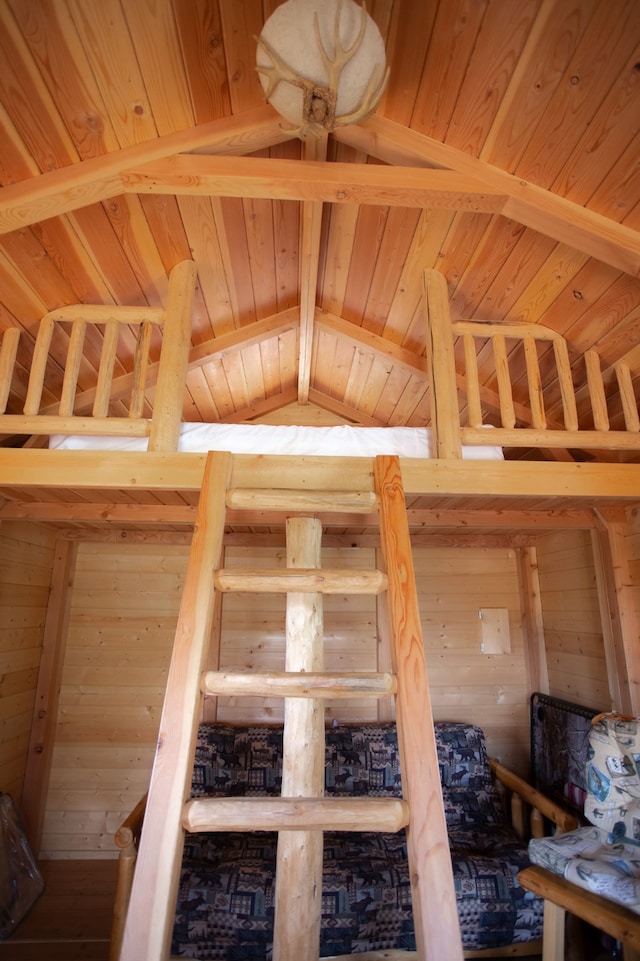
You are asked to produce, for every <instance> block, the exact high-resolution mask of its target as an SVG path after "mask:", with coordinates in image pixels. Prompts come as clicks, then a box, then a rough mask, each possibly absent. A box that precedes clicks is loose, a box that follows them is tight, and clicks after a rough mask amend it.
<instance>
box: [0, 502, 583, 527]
mask: <svg viewBox="0 0 640 961" xmlns="http://www.w3.org/2000/svg"><path fill="white" fill-rule="evenodd" d="M196 511H197V508H196V507H195V506H190V505H188V504H184V505H174V504H115V503H110V502H108V501H103V502H99V503H86V502H80V503H77V502H75V501H74V502H72V503H68V504H64V503H62V502H60V501H26V502H23V501H6V502H5V503H4V504H2V505H1V506H0V521H2V520H32V521H49V522H54V523H75V522H78V521H80V522H83V523H100V524H105V525H108V526H109V527H111V528H113V527H118V526H122V525H125V524H138V525H141V524H142V525H145V524H149V525H150V526H156V525H163V524H172V525H179V526H181V527H187V528H191V527H193V525H194V523H195V519H196ZM288 513H289V511H285V510H282V511H275V510H270V511H258V510H251V511H246V510H245V511H234V510H228V511H227V522H228V524H229V526H230V527H235V526H242V527H261V526H263V527H273V526H276V525H278V524H280V525H282V524H283V523H284V518H285V515H286V514H288ZM314 516H317V517H318V518H319V519H320V521H321V523H322V525H323V527H338V528H341V527H356V526H360V527H364V528H367V527H376V528H377V526H378V515H377V512H373V513H371V514H370V515H368V514H364V515H363V514H361V513H358V514H351V513H335V512H332V513H331V514H328V513H326V512H322V511H319V512H315V513H314ZM407 521H408V523H409V527H410V529H411V531H412V533H413V532H416V533H418V532H421V531H423V530H428V531H432V530H441V529H443V528H446V529H449V528H455V529H456V530H465V531H467V530H482V529H490V530H494V529H503V530H537V531H539V530H541V529H544V528H570V529H574V530H575V529H581V530H589V529H590V528H592V527H594V526H596V525H597V520H596V518H595V517H594V514H593V512H592V511H590V510H574V509H570V510H558V511H551V510H498V509H496V510H491V509H480V510H456V509H451V508H449V509H446V510H442V509H437V508H433V509H424V510H421V509H414V508H411V509H409V510H408V511H407Z"/></svg>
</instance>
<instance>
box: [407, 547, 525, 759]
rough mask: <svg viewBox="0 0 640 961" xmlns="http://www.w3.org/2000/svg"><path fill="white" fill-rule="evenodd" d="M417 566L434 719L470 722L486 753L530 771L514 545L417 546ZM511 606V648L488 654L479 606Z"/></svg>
mask: <svg viewBox="0 0 640 961" xmlns="http://www.w3.org/2000/svg"><path fill="white" fill-rule="evenodd" d="M414 566H415V572H416V582H417V586H418V594H419V597H418V601H419V605H420V612H421V617H422V632H423V634H424V641H425V649H426V657H427V667H428V670H429V681H430V687H431V702H432V706H433V715H434V719H435V720H436V721H469V722H473V723H475V724H479V725H480V726H481V727H482V728H483V729H484V731H485V733H486V735H487V745H488V749H489V753H490V754H492V755H494V756H498V757H500V759H501V760H502V761H503V763H505V764H506V765H507V766H508V767H512V768H513V769H514V770H516V771H518V772H520V773H522V774H523V775H528V773H529V769H528V765H529V703H528V699H529V693H530V691H529V684H528V679H527V673H526V662H525V652H524V634H523V626H522V614H521V603H520V591H519V585H518V570H517V559H516V554H515V551H513V550H511V549H504V548H464V549H460V548H456V547H422V546H420V547H416V548H414ZM482 607H491V608H504V609H506V610H507V611H508V618H509V633H510V638H511V651H510V653H509V654H484V653H482V651H481V649H480V643H481V630H480V626H481V625H480V619H479V616H478V612H479V610H480V608H482Z"/></svg>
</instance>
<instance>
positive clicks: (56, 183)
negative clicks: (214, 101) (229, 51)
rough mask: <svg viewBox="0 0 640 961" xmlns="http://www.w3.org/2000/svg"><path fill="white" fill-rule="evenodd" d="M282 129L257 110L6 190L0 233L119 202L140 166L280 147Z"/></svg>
mask: <svg viewBox="0 0 640 961" xmlns="http://www.w3.org/2000/svg"><path fill="white" fill-rule="evenodd" d="M281 124H282V121H281V118H280V117H279V116H278V114H277V113H276V112H275V110H273V108H272V107H270V106H265V107H258V108H256V109H254V110H247V111H245V112H243V113H240V114H236V115H235V116H233V117H225V118H224V119H222V120H214V121H212V122H211V123H205V124H200V125H199V126H197V127H192V128H190V129H189V130H180V131H178V132H177V133H172V134H167V135H166V136H164V137H158V138H157V139H156V140H148V141H145V142H144V143H141V144H136V145H135V146H134V147H125V148H123V149H122V150H118V151H116V152H113V153H109V154H105V155H103V156H100V157H92V158H90V159H89V160H83V161H82V162H81V163H77V164H73V165H72V166H70V167H62V168H60V169H59V170H52V171H49V172H48V173H43V174H38V176H36V177H31V178H30V179H29V180H21V181H20V182H19V183H15V184H9V185H7V186H6V187H2V189H1V190H0V233H8V232H9V231H11V230H17V229H19V228H20V227H25V226H27V225H28V224H33V223H37V222H38V221H40V220H45V219H47V218H49V217H58V216H60V215H61V214H66V213H70V212H71V211H72V210H78V209H79V208H80V207H86V206H88V205H89V204H94V203H98V202H99V201H101V200H108V199H109V198H110V197H115V196H118V194H121V193H122V192H123V191H122V174H123V172H124V171H127V170H130V169H131V168H132V167H137V166H138V165H139V164H145V163H149V162H151V161H154V160H159V159H161V158H163V157H170V156H173V155H174V154H180V153H187V152H189V151H197V150H201V151H211V152H214V153H216V154H232V155H234V156H237V155H242V154H246V153H251V152H252V151H254V150H260V149H262V148H264V147H270V146H272V145H273V144H276V143H282V141H283V140H288V139H290V135H288V134H287V133H286V131H284V130H283V129H282V125H281Z"/></svg>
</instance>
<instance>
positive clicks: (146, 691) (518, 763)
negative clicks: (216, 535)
mask: <svg viewBox="0 0 640 961" xmlns="http://www.w3.org/2000/svg"><path fill="white" fill-rule="evenodd" d="M571 536H573V535H571ZM79 551H80V552H79V562H78V569H77V572H76V578H75V586H74V592H73V597H72V607H71V617H70V630H69V637H68V641H67V658H66V662H65V667H64V672H63V683H62V690H61V698H60V713H59V719H58V727H57V742H56V747H55V751H54V759H53V769H52V774H51V784H50V790H49V795H48V802H47V814H46V819H45V839H44V844H43V855H44V856H48V857H80V858H82V857H95V856H96V855H98V856H100V857H104V856H106V857H109V856H113V855H114V854H115V851H114V845H113V841H112V836H113V831H114V830H115V828H116V827H117V825H118V824H119V823H120V820H121V819H122V818H123V816H124V815H125V813H128V811H129V810H130V809H132V808H133V806H134V805H135V803H136V801H137V800H138V798H139V796H140V795H142V794H143V793H144V791H145V790H146V788H147V785H148V779H149V775H150V771H151V766H152V762H153V754H154V747H155V740H156V736H157V730H158V723H159V716H160V710H161V706H162V699H163V695H164V685H165V678H166V671H167V667H168V662H169V657H170V652H171V647H172V644H173V636H174V631H175V624H176V618H177V610H178V606H179V601H180V594H181V589H182V583H183V579H184V572H185V570H186V562H187V549H186V548H185V547H178V546H173V547H171V546H166V545H163V546H158V545H152V544H146V545H145V544H138V545H120V544H92V543H87V544H82V545H81V546H80V549H79ZM558 551H559V548H558ZM569 553H574V552H573V551H571V550H569ZM284 563H285V552H284V547H280V548H277V547H271V548H269V547H263V546H260V547H250V546H245V547H240V546H229V547H228V548H227V550H226V558H225V566H227V567H239V566H247V565H248V566H253V567H269V566H275V567H278V566H283V565H284ZM322 565H323V566H325V567H351V568H373V567H375V551H374V549H373V548H351V547H344V548H339V547H333V546H332V547H327V548H325V549H324V550H323V552H322ZM414 565H415V570H416V579H417V583H418V591H419V598H418V600H419V607H420V612H421V620H422V630H423V634H424V638H425V648H426V656H427V665H428V670H429V677H430V684H431V697H432V704H433V711H434V716H435V718H436V720H468V721H473V722H475V723H478V724H480V725H481V726H482V727H483V728H484V729H485V731H486V733H487V738H488V745H489V750H490V752H491V753H492V754H493V755H497V756H499V757H500V758H501V759H502V760H503V761H504V762H505V763H507V764H508V765H510V766H513V767H514V768H515V769H516V770H518V771H520V772H521V773H522V774H527V773H528V757H529V753H528V744H529V740H528V737H529V735H528V720H529V717H528V698H529V693H530V686H529V682H528V678H527V673H526V659H525V652H524V631H523V615H522V611H521V599H520V592H519V582H518V568H517V558H516V554H515V551H513V550H509V549H506V548H477V547H475V548H465V549H461V548H459V547H447V548H444V547H440V546H433V547H424V546H417V547H415V548H414ZM546 571H547V568H542V570H541V579H542V577H543V576H544V572H546ZM550 580H551V584H550V587H549V584H547V589H548V590H550V589H552V588H553V587H554V586H555V580H556V576H555V575H554V574H551V576H550ZM565 586H567V585H565ZM544 593H545V591H544V589H543V597H544ZM552 603H553V600H552ZM324 606H325V617H324V621H325V623H324V635H325V667H326V669H327V670H335V671H341V672H343V671H369V670H376V668H377V666H378V661H377V648H378V637H377V625H376V603H375V598H371V597H367V596H356V597H353V596H339V595H327V596H326V597H325V599H324ZM481 607H491V608H498V609H506V610H507V612H508V620H509V632H510V640H511V651H510V653H508V654H501V655H487V654H483V653H482V651H481V649H480V641H481V632H480V622H479V619H478V610H479V609H480V608H481ZM594 616H596V617H597V613H596V614H595V615H594ZM571 620H573V615H572V617H571V618H570V621H571ZM545 629H546V630H552V627H551V626H549V625H547V624H545ZM284 634H285V597H284V595H275V594H262V595H259V596H253V595H245V594H226V595H225V596H224V599H223V609H222V630H221V667H222V668H223V669H224V668H231V667H238V668H248V669H251V668H253V669H258V668H261V669H267V670H269V669H273V670H283V669H284V666H285V660H284V658H285V645H284ZM555 669H556V674H557V668H555ZM600 676H602V672H600ZM557 687H558V683H556V691H555V692H556V693H559V691H558V690H557ZM552 693H553V690H552ZM564 693H565V695H566V693H567V692H564ZM578 694H579V692H578V691H576V692H575V695H574V697H573V699H578ZM585 699H586V700H589V701H591V702H593V698H590V699H589V698H587V697H586V695H585V697H584V698H583V700H585ZM0 703H2V702H0ZM596 703H597V702H596ZM377 711H378V704H377V702H376V701H375V700H374V699H370V700H368V701H365V702H364V703H363V702H362V701H361V700H357V701H356V700H354V701H353V702H351V701H345V700H340V701H335V702H331V701H330V702H328V703H327V712H326V716H327V720H328V721H329V722H331V721H332V720H334V719H335V720H337V721H339V722H347V723H348V722H355V721H359V720H372V721H373V720H376V719H377ZM282 714H283V701H282V700H281V699H276V698H273V699H266V700H264V699H258V698H252V699H248V698H242V699H241V698H230V697H225V698H223V697H221V698H220V699H219V704H218V717H219V719H220V720H223V721H230V722H232V723H233V722H235V723H242V722H246V721H250V722H251V721H253V722H256V723H259V722H271V723H280V722H281V721H282ZM29 717H30V715H29ZM26 735H27V736H28V729H27V732H26Z"/></svg>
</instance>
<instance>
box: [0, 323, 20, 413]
mask: <svg viewBox="0 0 640 961" xmlns="http://www.w3.org/2000/svg"><path fill="white" fill-rule="evenodd" d="M19 341H20V328H19V327H8V328H7V330H5V332H4V334H3V335H2V347H0V414H4V412H5V411H6V409H7V401H8V400H9V391H10V390H11V379H12V377H13V369H14V367H15V365H16V356H17V354H18V343H19Z"/></svg>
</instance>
